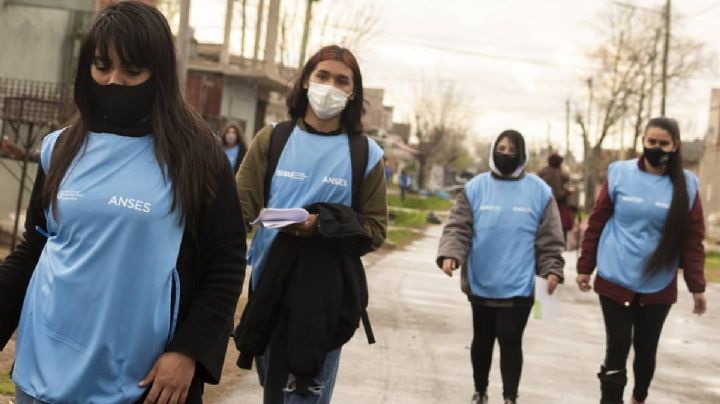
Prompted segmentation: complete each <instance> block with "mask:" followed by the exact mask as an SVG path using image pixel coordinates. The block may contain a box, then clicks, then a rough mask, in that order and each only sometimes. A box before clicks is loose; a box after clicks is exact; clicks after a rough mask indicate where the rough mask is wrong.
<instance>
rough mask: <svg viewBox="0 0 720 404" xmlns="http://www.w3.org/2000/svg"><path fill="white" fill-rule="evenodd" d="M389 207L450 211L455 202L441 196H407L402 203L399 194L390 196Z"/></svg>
mask: <svg viewBox="0 0 720 404" xmlns="http://www.w3.org/2000/svg"><path fill="white" fill-rule="evenodd" d="M388 205H390V206H391V207H392V206H395V207H400V208H409V209H421V210H449V209H450V208H452V206H453V201H452V200H446V199H443V198H440V197H439V196H428V197H422V196H418V195H407V196H406V198H405V200H404V201H401V200H400V195H399V194H389V195H388Z"/></svg>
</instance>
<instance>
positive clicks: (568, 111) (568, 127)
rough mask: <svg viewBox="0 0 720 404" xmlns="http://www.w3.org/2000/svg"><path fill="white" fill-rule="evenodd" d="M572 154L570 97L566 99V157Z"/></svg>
mask: <svg viewBox="0 0 720 404" xmlns="http://www.w3.org/2000/svg"><path fill="white" fill-rule="evenodd" d="M569 154H570V98H568V99H566V100H565V157H567V156H568V155H569Z"/></svg>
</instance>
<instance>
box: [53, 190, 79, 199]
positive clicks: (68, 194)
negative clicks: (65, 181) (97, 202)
mask: <svg viewBox="0 0 720 404" xmlns="http://www.w3.org/2000/svg"><path fill="white" fill-rule="evenodd" d="M82 197H83V194H81V193H80V191H60V192H58V195H57V198H58V200H61V201H77V200H79V199H80V198H82Z"/></svg>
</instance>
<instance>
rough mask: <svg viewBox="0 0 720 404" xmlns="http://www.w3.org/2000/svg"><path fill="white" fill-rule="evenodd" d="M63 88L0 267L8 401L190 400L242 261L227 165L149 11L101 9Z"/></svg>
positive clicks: (212, 367)
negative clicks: (10, 344)
mask: <svg viewBox="0 0 720 404" xmlns="http://www.w3.org/2000/svg"><path fill="white" fill-rule="evenodd" d="M74 86H75V87H74V96H75V97H74V100H75V105H76V107H77V114H76V115H75V116H74V118H72V120H71V121H70V123H69V125H68V126H67V127H66V128H64V129H61V130H58V131H56V132H53V133H51V134H49V135H47V136H46V137H45V139H44V140H43V144H42V149H41V155H40V160H41V163H40V164H39V167H38V174H37V178H36V181H35V185H34V188H33V191H32V195H31V200H30V205H29V207H28V211H27V219H26V222H25V240H24V242H23V243H22V244H21V245H19V246H18V248H17V249H16V250H15V251H13V252H12V253H11V255H10V256H9V257H8V258H7V259H6V260H5V262H4V263H3V264H2V265H1V266H0V346H5V344H6V343H7V341H8V340H9V338H10V336H11V335H12V333H13V331H14V330H15V329H16V328H17V329H18V336H17V344H16V352H15V366H14V369H13V380H14V381H15V383H16V385H17V389H16V391H17V400H16V403H18V404H22V403H54V402H65V403H70V402H73V403H90V402H92V403H125V402H138V401H143V400H144V402H146V403H155V402H157V403H184V402H188V403H200V402H201V401H202V389H203V383H217V382H218V381H219V379H220V373H221V370H222V365H223V361H224V354H225V351H226V348H227V338H228V335H229V334H230V332H231V325H232V317H233V313H234V311H235V305H236V302H237V298H238V296H239V294H240V291H241V288H242V282H243V277H244V271H245V257H244V255H245V254H244V253H245V230H244V221H243V219H242V213H241V210H240V206H239V201H238V198H237V191H236V188H235V185H234V180H233V174H232V171H231V169H230V166H229V164H228V163H227V160H226V159H225V157H224V156H223V152H222V150H221V148H220V147H219V145H218V143H217V141H216V140H215V139H214V138H213V135H212V133H211V131H210V129H209V128H208V127H207V126H206V124H205V123H204V122H203V121H202V120H201V119H200V118H199V117H198V116H197V115H196V114H195V113H193V112H192V111H191V109H190V108H189V107H188V105H187V104H186V103H185V102H184V100H183V98H182V96H181V92H180V86H179V82H178V76H177V61H176V56H175V46H174V41H173V37H172V34H171V32H170V28H169V27H168V24H167V21H166V20H165V18H164V17H163V15H162V14H161V13H160V12H158V11H157V10H156V9H155V8H153V7H151V6H148V5H146V4H144V3H142V2H139V1H124V2H118V3H114V4H112V5H110V6H108V7H107V8H105V9H104V10H103V11H101V12H100V13H99V14H98V16H97V17H96V19H95V21H94V22H93V24H92V27H91V28H90V31H89V33H88V34H87V36H86V37H85V39H84V40H83V43H82V46H81V49H80V55H79V61H78V69H77V75H76V77H75V84H74Z"/></svg>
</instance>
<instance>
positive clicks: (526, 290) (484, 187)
mask: <svg viewBox="0 0 720 404" xmlns="http://www.w3.org/2000/svg"><path fill="white" fill-rule="evenodd" d="M526 163H527V152H526V149H525V140H524V139H523V137H522V135H521V134H520V133H519V132H517V131H514V130H507V131H504V132H503V133H501V134H500V136H498V138H497V140H496V141H495V144H494V145H493V148H492V149H491V153H490V169H491V171H490V172H488V173H484V174H480V175H478V176H476V177H475V178H473V179H472V180H470V181H469V182H468V183H467V184H466V185H465V188H464V189H463V191H462V192H461V193H460V194H459V196H458V199H457V201H456V202H455V206H454V207H453V209H452V211H451V212H450V219H449V221H448V224H447V225H446V226H445V228H444V230H443V235H442V238H441V239H440V246H439V249H438V257H437V265H438V266H439V267H440V268H441V269H442V270H443V272H445V273H446V274H447V275H448V276H452V271H454V270H455V269H457V268H462V271H461V277H462V279H461V285H462V290H463V292H465V293H466V294H467V295H468V300H469V301H470V305H471V307H472V315H473V341H472V347H471V351H470V357H471V361H472V366H473V378H474V382H475V394H474V395H473V397H472V403H474V404H487V403H488V395H487V387H488V376H489V374H490V365H491V363H492V353H493V346H494V345H495V340H497V341H498V343H499V344H500V372H501V374H502V380H503V397H504V399H505V403H506V404H515V403H517V399H518V388H519V385H520V375H521V373H522V367H523V352H522V338H523V332H524V330H525V326H526V324H527V320H528V317H529V315H530V309H531V307H532V306H533V303H534V300H535V299H534V291H535V276H536V275H539V276H541V277H543V278H546V279H547V281H548V293H550V294H552V293H553V292H554V291H555V288H556V287H557V285H558V283H560V282H562V280H563V267H564V265H565V261H564V260H563V257H562V252H563V249H564V248H563V244H564V243H563V237H562V227H561V225H560V217H559V213H558V209H557V204H556V202H555V199H554V198H553V197H552V191H551V190H550V187H549V186H548V185H547V184H545V183H544V182H543V181H542V180H541V179H540V178H538V177H537V176H535V175H533V174H528V173H526V172H525V164H526Z"/></svg>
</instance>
